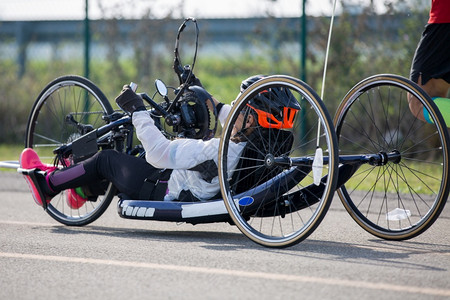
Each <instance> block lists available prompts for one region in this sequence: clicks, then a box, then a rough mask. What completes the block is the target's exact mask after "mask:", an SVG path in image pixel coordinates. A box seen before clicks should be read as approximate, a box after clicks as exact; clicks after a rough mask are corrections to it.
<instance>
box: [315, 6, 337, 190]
mask: <svg viewBox="0 0 450 300" xmlns="http://www.w3.org/2000/svg"><path fill="white" fill-rule="evenodd" d="M336 3H337V0H334V3H333V11H332V13H331V21H330V28H329V30H328V41H327V48H326V50H325V62H324V66H323V77H322V91H321V94H320V98H321V99H322V101H323V97H324V94H325V78H326V74H327V64H328V54H329V51H330V43H331V33H332V31H333V23H334V15H335V11H336ZM317 123H318V124H317V142H316V153H315V155H314V160H313V164H312V169H313V179H314V184H315V185H319V184H320V180H321V178H322V169H323V151H322V148H320V145H319V142H320V120H318V122H317Z"/></svg>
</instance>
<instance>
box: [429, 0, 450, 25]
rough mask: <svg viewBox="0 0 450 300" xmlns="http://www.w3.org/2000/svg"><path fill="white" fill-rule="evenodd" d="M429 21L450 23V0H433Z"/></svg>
mask: <svg viewBox="0 0 450 300" xmlns="http://www.w3.org/2000/svg"><path fill="white" fill-rule="evenodd" d="M428 23H450V0H431V10H430V19H429V20H428Z"/></svg>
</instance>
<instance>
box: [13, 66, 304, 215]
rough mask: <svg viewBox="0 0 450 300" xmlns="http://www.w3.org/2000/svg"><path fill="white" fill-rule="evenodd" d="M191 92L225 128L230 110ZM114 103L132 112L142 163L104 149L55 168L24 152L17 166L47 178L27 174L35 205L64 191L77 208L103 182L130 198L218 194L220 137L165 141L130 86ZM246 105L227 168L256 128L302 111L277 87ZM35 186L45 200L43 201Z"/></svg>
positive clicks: (200, 90)
mask: <svg viewBox="0 0 450 300" xmlns="http://www.w3.org/2000/svg"><path fill="white" fill-rule="evenodd" d="M261 78H262V76H260V75H257V76H252V77H250V78H248V79H246V80H244V81H243V82H242V84H241V92H242V91H243V90H244V89H245V88H247V87H248V86H249V85H251V84H252V83H253V82H255V81H257V80H258V79H261ZM193 90H195V91H196V94H197V95H198V96H199V97H200V98H201V99H202V100H203V101H210V100H208V99H212V100H213V101H214V103H215V105H216V109H217V114H218V119H219V120H220V122H221V123H222V124H223V123H224V121H225V119H226V117H227V115H228V113H229V111H230V109H231V106H230V105H227V104H223V103H219V102H218V101H217V100H216V99H214V98H212V96H211V95H209V93H207V92H206V90H204V89H203V88H202V87H200V86H194V88H193ZM275 96H276V97H275ZM116 103H117V104H118V105H119V107H121V108H122V109H123V110H124V111H126V112H128V113H129V114H131V116H132V122H133V125H134V127H135V129H136V134H137V137H138V139H139V140H140V142H141V143H142V146H143V148H144V150H145V153H146V155H145V160H143V159H142V158H140V157H137V156H131V155H127V154H124V153H121V152H118V151H116V150H103V151H99V152H97V153H96V154H95V155H94V156H92V157H90V158H88V159H86V160H84V161H82V162H80V163H77V164H73V163H72V162H71V161H66V164H67V165H68V167H63V168H59V167H56V166H52V167H50V166H48V165H46V164H43V163H42V162H41V161H40V159H39V157H38V155H37V154H36V152H35V151H34V150H33V149H31V148H27V149H25V150H24V151H23V152H22V154H21V157H20V166H21V168H23V169H39V170H42V171H45V175H43V174H40V173H39V174H37V175H36V179H35V180H32V179H31V178H30V177H29V176H25V178H26V179H27V181H28V183H29V186H30V189H31V192H32V195H33V197H34V200H35V201H36V203H37V204H39V205H42V203H43V201H47V203H48V202H49V201H50V200H51V199H52V197H53V196H55V195H56V194H58V193H60V192H61V191H63V190H68V193H67V197H68V198H67V203H68V205H69V206H70V207H71V208H78V207H81V206H82V205H83V204H84V203H85V202H86V201H87V200H89V198H90V197H96V196H97V195H98V194H101V193H102V192H104V190H103V187H102V181H104V180H105V179H106V180H107V181H110V182H112V183H113V185H114V186H115V187H116V188H117V190H118V192H119V193H121V194H123V195H126V197H127V198H128V199H141V200H150V199H152V200H162V198H164V200H168V201H170V200H178V201H205V200H208V199H212V198H214V197H216V196H217V195H218V194H219V193H220V188H219V184H218V177H217V164H218V148H219V139H218V138H212V139H210V140H206V141H205V140H200V139H188V138H183V139H175V140H168V139H167V138H166V137H165V136H164V135H163V134H162V133H161V132H160V130H159V129H158V128H157V127H156V126H155V124H154V120H153V119H152V118H151V116H150V115H149V113H148V112H147V110H146V108H145V106H144V103H143V101H142V98H141V97H140V96H139V95H137V94H136V93H135V92H134V91H133V90H132V89H131V88H130V86H128V85H126V86H124V88H123V90H122V92H121V93H120V95H119V96H118V97H117V98H116ZM247 106H248V107H247V108H246V111H243V112H242V113H241V115H240V116H239V119H238V121H237V122H236V126H235V127H234V129H233V133H232V141H233V143H230V149H229V153H231V154H233V155H231V156H230V159H229V160H228V167H229V168H230V169H234V168H235V166H236V165H237V164H238V161H239V157H240V153H241V152H242V151H243V149H244V147H245V145H246V140H247V139H249V138H250V137H251V135H252V132H254V131H255V128H257V127H265V128H267V127H273V126H275V125H277V124H278V125H279V124H281V123H283V122H285V121H286V118H285V117H284V116H283V113H286V112H287V111H289V113H290V114H294V115H295V114H296V112H297V111H298V110H299V109H300V107H299V105H298V102H297V101H296V99H295V98H294V97H293V96H292V94H290V92H289V91H287V90H286V91H279V90H277V89H276V88H273V89H271V90H267V91H263V92H261V93H259V94H258V95H257V96H255V98H254V99H253V100H251V101H250V102H249V104H248V105H247ZM294 115H292V116H291V117H292V118H291V119H293V116H294ZM282 125H283V126H279V127H280V128H289V124H282ZM291 127H292V124H291ZM37 185H38V186H37ZM37 188H39V189H40V190H41V191H42V192H43V194H44V196H45V198H46V199H41V196H40V193H39V192H38V189H37Z"/></svg>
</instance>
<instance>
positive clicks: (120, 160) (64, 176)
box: [49, 150, 160, 200]
mask: <svg viewBox="0 0 450 300" xmlns="http://www.w3.org/2000/svg"><path fill="white" fill-rule="evenodd" d="M155 172H158V173H159V172H160V169H157V168H155V167H153V166H152V165H150V164H149V163H147V162H146V161H145V160H144V159H142V158H138V157H134V156H130V155H126V154H124V153H120V152H118V151H115V150H103V151H99V152H97V153H96V154H95V155H94V156H92V157H90V158H88V159H87V160H85V161H83V162H81V163H79V164H76V165H73V166H70V167H69V168H66V169H62V170H58V171H56V172H54V173H52V174H51V175H50V176H49V184H50V187H51V188H52V189H53V190H54V191H56V192H59V191H62V190H66V189H70V188H76V187H80V186H97V187H98V186H100V185H101V184H102V180H104V179H106V180H108V181H110V182H112V183H113V184H114V186H115V187H116V188H117V189H118V191H119V192H120V193H124V194H126V195H127V196H129V197H131V199H140V192H141V190H142V187H143V185H144V182H145V180H146V178H148V177H150V176H153V175H155ZM141 197H142V196H141ZM158 200H159V199H158Z"/></svg>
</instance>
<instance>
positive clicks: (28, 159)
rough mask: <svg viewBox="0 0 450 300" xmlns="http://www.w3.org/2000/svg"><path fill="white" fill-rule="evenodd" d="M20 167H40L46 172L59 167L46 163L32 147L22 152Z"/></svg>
mask: <svg viewBox="0 0 450 300" xmlns="http://www.w3.org/2000/svg"><path fill="white" fill-rule="evenodd" d="M20 167H21V168H23V169H39V170H41V171H45V172H49V173H51V172H53V171H55V170H56V169H57V167H55V166H53V165H48V164H44V163H43V162H41V159H40V158H39V156H38V155H37V153H36V151H34V150H33V149H31V148H25V149H24V150H23V151H22V153H21V154H20Z"/></svg>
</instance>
